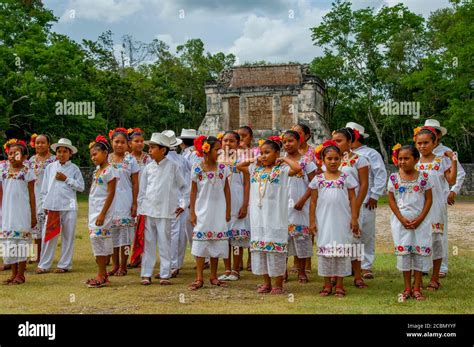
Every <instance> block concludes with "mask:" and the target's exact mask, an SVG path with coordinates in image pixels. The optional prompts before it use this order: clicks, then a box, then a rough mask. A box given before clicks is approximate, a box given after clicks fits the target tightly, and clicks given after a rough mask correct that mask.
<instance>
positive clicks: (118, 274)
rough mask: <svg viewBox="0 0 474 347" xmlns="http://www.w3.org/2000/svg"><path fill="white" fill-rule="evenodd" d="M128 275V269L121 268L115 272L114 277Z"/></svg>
mask: <svg viewBox="0 0 474 347" xmlns="http://www.w3.org/2000/svg"><path fill="white" fill-rule="evenodd" d="M126 275H127V268H125V269H124V268H119V269H118V270H117V272H115V274H114V276H118V277H122V276H126Z"/></svg>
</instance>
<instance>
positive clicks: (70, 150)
mask: <svg viewBox="0 0 474 347" xmlns="http://www.w3.org/2000/svg"><path fill="white" fill-rule="evenodd" d="M61 147H62V148H66V149H68V150H69V152H70V153H71V155H72V149H70V148H69V147H66V146H57V147H56V151H55V152H57V150H58V148H61Z"/></svg>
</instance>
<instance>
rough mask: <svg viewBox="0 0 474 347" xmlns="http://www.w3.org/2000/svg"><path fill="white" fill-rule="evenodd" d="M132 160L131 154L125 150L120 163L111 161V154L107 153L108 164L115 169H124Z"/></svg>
mask: <svg viewBox="0 0 474 347" xmlns="http://www.w3.org/2000/svg"><path fill="white" fill-rule="evenodd" d="M132 160H133V155H131V154H130V153H128V152H126V153H125V156H124V157H123V161H122V162H120V163H116V162H115V161H113V155H112V154H111V155H109V164H110V165H112V167H113V168H115V169H117V170H126V169H127V168H128V167H129V166H130V163H131V161H132Z"/></svg>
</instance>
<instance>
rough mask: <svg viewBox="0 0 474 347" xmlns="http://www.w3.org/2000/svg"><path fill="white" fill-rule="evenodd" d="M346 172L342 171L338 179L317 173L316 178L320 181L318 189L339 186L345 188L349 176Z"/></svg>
mask: <svg viewBox="0 0 474 347" xmlns="http://www.w3.org/2000/svg"><path fill="white" fill-rule="evenodd" d="M347 176H348V175H347V174H346V173H341V175H340V176H339V178H338V179H337V180H327V179H326V178H325V177H324V174H319V175H316V177H315V179H316V182H318V189H329V188H337V189H344V183H345V181H346V178H347Z"/></svg>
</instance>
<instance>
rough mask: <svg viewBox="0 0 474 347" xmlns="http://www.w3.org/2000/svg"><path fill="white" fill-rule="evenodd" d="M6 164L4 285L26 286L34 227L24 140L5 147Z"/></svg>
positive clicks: (2, 177) (2, 174) (1, 175)
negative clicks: (8, 269) (7, 274)
mask: <svg viewBox="0 0 474 347" xmlns="http://www.w3.org/2000/svg"><path fill="white" fill-rule="evenodd" d="M4 148H5V152H6V154H7V155H8V162H7V163H6V164H5V165H3V166H1V167H0V181H1V182H2V189H3V196H2V212H3V215H2V229H1V230H0V240H1V241H2V244H3V249H4V252H5V254H4V258H3V263H4V264H5V265H11V270H12V275H11V277H10V278H9V279H7V280H6V281H4V282H3V283H4V284H23V283H25V268H26V259H27V256H28V255H29V252H27V250H28V245H30V243H31V240H32V235H31V234H32V229H33V228H34V227H35V226H36V206H35V205H36V201H35V187H34V184H35V182H34V181H35V174H34V171H33V170H32V169H31V168H30V167H29V166H27V165H25V161H26V158H27V155H28V149H27V147H26V143H25V142H24V141H19V140H16V139H11V140H9V141H8V142H7V143H6V144H5V146H4Z"/></svg>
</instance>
